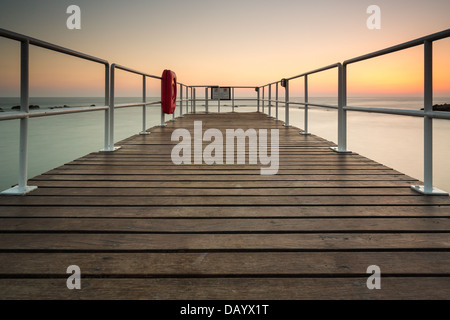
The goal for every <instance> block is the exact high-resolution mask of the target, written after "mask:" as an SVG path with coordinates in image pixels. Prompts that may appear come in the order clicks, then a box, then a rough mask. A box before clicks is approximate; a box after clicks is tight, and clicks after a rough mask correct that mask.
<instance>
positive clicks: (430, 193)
mask: <svg viewBox="0 0 450 320" xmlns="http://www.w3.org/2000/svg"><path fill="white" fill-rule="evenodd" d="M411 189H413V190H414V191H417V192H419V193H421V194H424V195H427V196H448V192H445V191H443V190H440V189H438V188H433V190H431V191H425V187H424V186H417V185H413V186H411Z"/></svg>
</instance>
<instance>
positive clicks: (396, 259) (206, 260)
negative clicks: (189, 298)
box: [0, 252, 450, 277]
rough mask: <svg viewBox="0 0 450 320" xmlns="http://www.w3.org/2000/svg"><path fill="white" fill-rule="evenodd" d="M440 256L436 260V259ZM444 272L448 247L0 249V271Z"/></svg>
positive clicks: (449, 268)
mask: <svg viewBox="0 0 450 320" xmlns="http://www.w3.org/2000/svg"><path fill="white" fill-rule="evenodd" d="M435 261H439V263H435ZM68 264H75V265H77V266H79V267H80V269H81V270H82V273H83V275H87V276H96V275H97V276H99V275H105V274H107V275H129V276H131V275H133V276H140V277H144V276H158V275H159V276H161V275H172V276H173V277H176V276H180V275H191V276H192V275H215V276H225V275H265V276H273V275H297V276H300V275H332V274H333V275H336V276H337V277H338V276H342V275H364V274H365V273H366V270H367V267H368V266H370V265H378V266H380V268H381V270H382V273H383V275H385V276H388V275H449V274H450V253H449V252H233V253H223V252H205V253H164V252H162V253H135V252H132V253H0V276H1V275H41V276H42V275H62V274H64V272H65V270H66V269H67V267H68Z"/></svg>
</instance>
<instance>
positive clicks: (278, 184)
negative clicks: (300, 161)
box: [30, 180, 411, 192]
mask: <svg viewBox="0 0 450 320" xmlns="http://www.w3.org/2000/svg"><path fill="white" fill-rule="evenodd" d="M30 183H31V184H32V185H33V186H38V187H53V188H82V187H83V188H86V187H89V188H110V189H113V188H134V189H136V188H158V189H162V188H189V189H194V188H202V189H205V188H208V189H211V188H214V189H226V188H229V189H237V190H241V189H246V188H253V189H255V188H257V189H260V190H263V189H269V188H272V189H275V188H280V189H283V190H289V189H290V188H302V189H307V188H315V189H320V188H343V189H345V188H360V189H362V188H364V189H362V190H366V191H367V192H370V191H368V190H370V189H371V188H393V189H395V191H393V192H396V191H397V188H409V189H410V186H411V183H410V182H409V181H396V180H389V181H382V180H380V181H373V180H366V181H364V180H363V181H359V180H354V181H352V180H350V181H333V180H332V181H320V180H319V181H271V182H270V185H269V184H262V183H261V182H259V181H220V182H216V181H182V182H179V181H89V183H86V182H85V181H72V180H30ZM64 190H65V191H67V190H66V189H64ZM36 192H38V190H36Z"/></svg>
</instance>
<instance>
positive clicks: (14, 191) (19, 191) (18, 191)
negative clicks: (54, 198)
mask: <svg viewBox="0 0 450 320" xmlns="http://www.w3.org/2000/svg"><path fill="white" fill-rule="evenodd" d="M37 188H38V187H36V186H26V187H25V188H19V186H15V187H12V188H10V189H8V190H5V191H3V192H0V194H3V195H9V196H22V195H25V194H27V193H30V192H31V191H33V190H36V189H37Z"/></svg>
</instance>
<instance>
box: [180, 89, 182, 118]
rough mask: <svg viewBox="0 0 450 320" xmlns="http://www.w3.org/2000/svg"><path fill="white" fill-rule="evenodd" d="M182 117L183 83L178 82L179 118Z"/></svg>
mask: <svg viewBox="0 0 450 320" xmlns="http://www.w3.org/2000/svg"><path fill="white" fill-rule="evenodd" d="M182 117H183V85H182V84H180V118H182Z"/></svg>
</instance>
